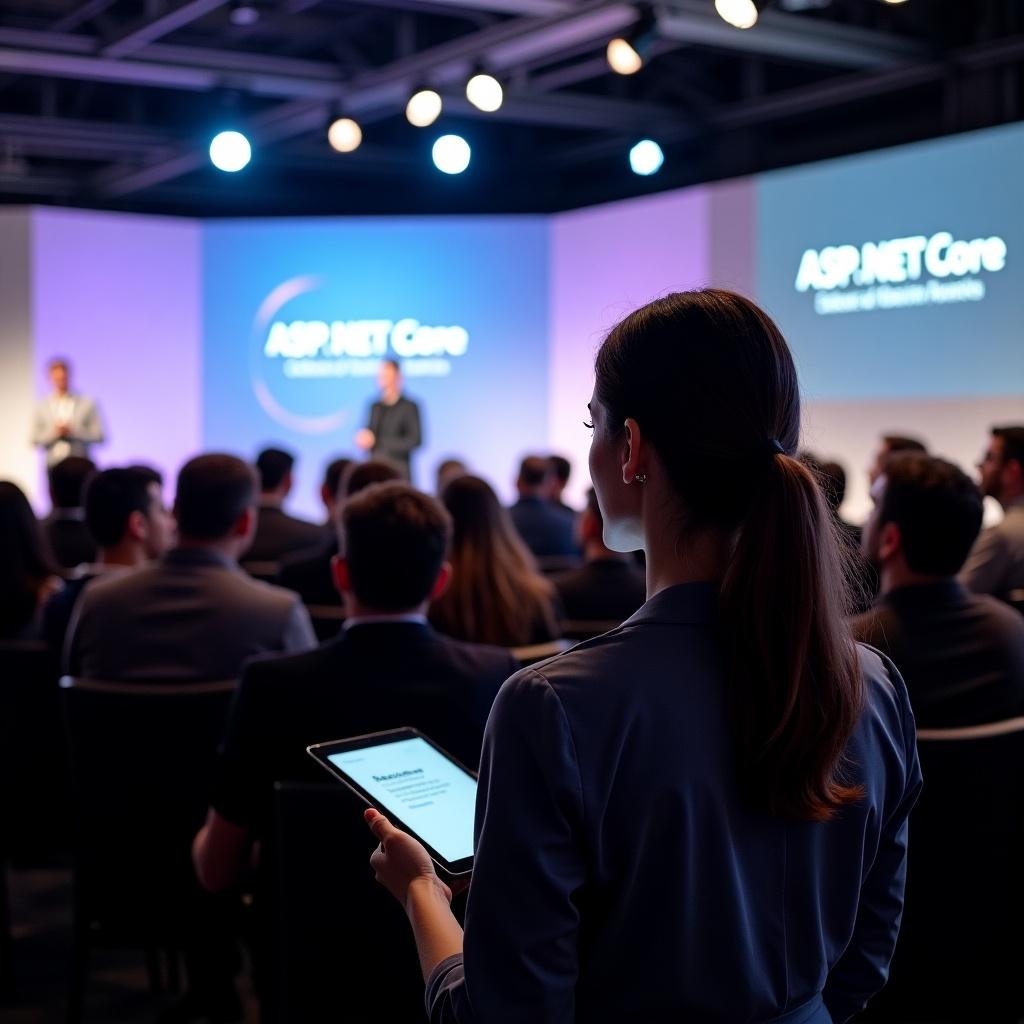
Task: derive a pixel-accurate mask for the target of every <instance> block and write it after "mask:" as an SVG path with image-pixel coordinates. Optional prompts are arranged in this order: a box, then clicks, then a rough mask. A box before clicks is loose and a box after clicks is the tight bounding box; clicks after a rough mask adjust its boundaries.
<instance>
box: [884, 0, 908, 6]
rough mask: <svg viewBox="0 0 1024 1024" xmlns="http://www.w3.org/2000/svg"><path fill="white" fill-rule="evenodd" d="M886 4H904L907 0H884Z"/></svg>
mask: <svg viewBox="0 0 1024 1024" xmlns="http://www.w3.org/2000/svg"><path fill="white" fill-rule="evenodd" d="M885 2H886V3H887V4H892V5H893V7H895V6H896V5H897V4H905V3H906V2H907V0H885Z"/></svg>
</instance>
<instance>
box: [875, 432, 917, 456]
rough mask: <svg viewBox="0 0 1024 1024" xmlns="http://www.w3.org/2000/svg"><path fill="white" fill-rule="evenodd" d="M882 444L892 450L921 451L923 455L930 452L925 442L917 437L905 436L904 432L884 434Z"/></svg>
mask: <svg viewBox="0 0 1024 1024" xmlns="http://www.w3.org/2000/svg"><path fill="white" fill-rule="evenodd" d="M882 444H884V445H885V447H886V448H888V449H889V451H890V452H920V453H921V454H922V455H927V454H928V449H927V448H926V447H925V444H924V442H923V441H919V440H918V439H917V438H916V437H905V436H903V435H902V434H883V435H882Z"/></svg>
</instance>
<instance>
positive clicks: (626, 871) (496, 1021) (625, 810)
mask: <svg viewBox="0 0 1024 1024" xmlns="http://www.w3.org/2000/svg"><path fill="white" fill-rule="evenodd" d="M716 594H717V591H716V588H715V587H714V586H713V585H710V584H685V585H682V586H676V587H672V588H670V589H668V590H665V591H663V592H661V593H660V594H658V595H657V596H656V597H654V598H652V599H651V600H650V601H648V602H647V603H646V604H645V605H644V606H643V607H642V608H641V609H640V610H639V611H638V612H637V613H636V614H635V615H634V616H633V617H632V618H630V619H628V620H627V621H626V622H625V623H624V624H623V625H622V626H621V627H620V628H618V629H616V630H613V631H612V632H611V633H607V634H605V635H604V636H601V637H598V638H597V639H595V640H591V641H588V642H586V643H584V644H580V645H579V646H578V647H575V648H573V650H571V651H569V652H568V653H566V654H564V655H561V656H560V657H557V658H553V659H551V660H550V661H546V662H543V663H541V664H539V665H537V666H534V667H532V668H529V669H525V670H523V671H521V672H519V673H517V674H516V675H515V676H513V677H512V678H511V679H510V680H508V682H506V683H505V685H504V687H503V688H502V689H501V691H500V693H499V695H498V698H497V701H496V702H495V704H494V708H493V709H492V712H491V716H490V719H489V721H488V725H487V731H486V735H485V739H484V749H483V758H482V762H481V775H480V789H479V797H478V803H477V812H476V830H477V846H476V863H475V867H474V873H473V883H472V887H471V889H470V896H469V904H468V911H467V917H466V935H465V954H464V962H463V957H461V956H460V957H452V958H450V959H448V960H445V961H444V962H442V963H441V964H439V965H438V967H437V968H436V969H435V970H434V972H433V974H432V975H431V977H430V979H429V980H428V985H427V1008H428V1012H429V1013H430V1017H431V1020H432V1021H434V1022H453V1021H458V1022H460V1024H468V1022H470V1021H477V1022H482V1024H505V1022H513V1021H515V1022H527V1021H528V1022H530V1024H545V1022H555V1021H558V1022H568V1021H574V1020H575V1021H580V1022H590V1021H615V1022H616V1024H620V1022H633V1021H636V1022H640V1021H643V1022H645V1024H647V1022H660V1021H669V1020H671V1021H686V1022H688V1024H689V1022H702V1024H703V1022H715V1024H742V1022H755V1021H756V1022H767V1021H785V1022H786V1024H829V1022H832V1021H835V1022H837V1024H838V1022H840V1021H844V1020H846V1019H847V1018H848V1017H850V1016H851V1015H852V1014H853V1013H854V1012H855V1011H857V1010H858V1009H859V1008H860V1007H862V1006H863V1005H864V1004H865V1002H866V1001H867V1000H868V998H869V997H870V996H871V995H872V994H874V993H875V992H876V991H877V990H878V989H880V988H881V987H882V985H883V984H884V982H885V979H886V975H887V971H888V965H889V960H890V958H891V956H892V952H893V948H894V945H895V942H896V935H897V931H898V929H899V920H900V913H901V910H902V906H903V884H904V875H905V869H906V843H907V816H908V815H909V813H910V809H911V807H912V806H913V804H914V801H915V800H916V798H917V794H918V792H919V789H920V786H921V774H920V769H919V766H918V761H917V751H916V745H915V732H914V720H913V717H912V715H911V711H910V704H909V700H908V698H907V691H906V687H905V686H904V684H903V680H902V679H901V678H900V677H899V674H898V673H897V672H896V670H895V668H894V667H893V665H892V663H891V662H889V661H887V660H885V659H884V658H883V657H882V656H880V655H879V654H878V653H877V652H875V651H873V650H871V649H870V648H866V647H861V648H859V651H860V661H861V667H862V670H863V673H864V677H865V681H866V689H867V702H866V707H865V710H864V712H863V714H862V716H861V719H860V722H859V724H858V726H857V728H856V731H855V733H854V735H853V737H852V739H851V741H850V743H849V747H848V750H847V755H848V761H849V764H848V769H847V775H848V777H849V778H850V779H851V780H853V781H856V782H859V783H861V784H862V785H863V786H864V789H865V798H864V799H863V801H861V802H860V803H858V804H856V805H853V806H851V807H848V808H845V809H844V810H843V812H842V813H841V814H840V815H839V816H837V818H836V819H835V820H833V821H832V822H830V823H827V824H812V823H808V822H802V821H796V820H792V819H787V818H780V817H771V816H769V815H768V814H765V813H761V812H758V811H755V810H752V809H750V808H749V807H748V806H747V805H746V804H745V803H744V802H743V801H742V799H741V798H740V795H739V792H738V788H737V784H736V779H735V774H734V767H733V765H734V748H733V742H732V739H731V731H730V728H729V722H728V720H727V713H726V705H725V699H724V687H723V670H722V662H721V657H720V654H719V651H718V648H717V646H716V643H715V638H714V616H715V607H716Z"/></svg>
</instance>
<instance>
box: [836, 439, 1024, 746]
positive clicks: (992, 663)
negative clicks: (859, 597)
mask: <svg viewBox="0 0 1024 1024" xmlns="http://www.w3.org/2000/svg"><path fill="white" fill-rule="evenodd" d="M874 497H875V508H874V511H873V512H872V513H871V516H870V518H869V519H868V522H867V525H866V526H865V529H864V548H865V553H866V554H867V555H868V557H869V558H871V559H872V561H874V562H875V563H876V564H877V565H879V566H880V567H881V584H882V595H881V599H880V600H879V602H878V604H876V606H875V607H874V608H872V609H871V610H870V611H869V612H866V613H865V614H863V615H861V616H859V617H858V618H856V619H855V620H854V622H853V630H854V634H855V635H856V636H857V638H858V639H859V640H863V641H864V642H865V643H868V644H871V646H872V647H876V648H878V650H880V651H882V652H883V653H885V654H887V655H888V656H889V657H890V658H892V660H893V661H894V662H895V663H896V666H897V667H898V668H899V670H900V673H901V674H902V676H903V678H904V679H905V680H906V683H907V689H908V690H909V691H910V700H911V704H912V705H913V708H914V717H915V718H916V720H917V724H918V725H919V726H921V727H923V728H928V729H943V728H952V727H956V726H966V725H980V724H983V723H986V722H995V721H999V720H1000V719H1004V718H1013V717H1014V716H1016V715H1020V714H1024V618H1022V617H1021V616H1020V615H1018V614H1017V612H1015V611H1014V610H1013V609H1012V608H1009V607H1008V606H1007V605H1005V604H1003V603H1002V602H1001V601H997V600H995V599H994V598H991V597H987V596H978V595H974V594H971V593H969V592H968V591H967V589H966V588H965V587H964V586H963V584H962V583H960V582H958V581H957V579H956V574H957V572H958V571H959V570H960V567H961V566H962V565H963V563H964V559H965V558H966V557H967V553H968V551H969V550H970V548H971V544H973V543H974V540H975V538H976V537H977V536H978V531H979V530H980V528H981V518H982V497H981V492H980V491H979V490H978V488H977V487H976V486H975V484H974V483H973V482H972V481H971V480H970V479H969V478H968V477H967V476H966V475H965V474H964V473H962V472H961V471H960V470H959V469H957V467H956V466H954V465H952V464H950V463H948V462H945V461H943V460H942V459H936V458H932V457H931V456H928V455H921V454H919V453H915V452H908V453H902V454H899V455H893V456H892V457H890V458H889V459H888V461H887V462H886V468H885V473H884V474H883V475H882V476H880V477H879V478H878V480H876V481H875V486H874Z"/></svg>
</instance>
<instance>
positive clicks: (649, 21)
mask: <svg viewBox="0 0 1024 1024" xmlns="http://www.w3.org/2000/svg"><path fill="white" fill-rule="evenodd" d="M657 38H658V25H657V21H656V19H655V17H654V11H653V10H651V8H649V7H645V8H643V9H642V10H641V12H640V19H639V21H637V23H636V25H635V26H634V27H633V29H632V30H631V31H630V32H629V34H628V35H624V36H616V37H615V38H614V39H612V40H611V41H610V42H609V43H608V48H607V49H606V50H605V56H606V57H607V59H608V66H609V67H610V68H611V69H612V71H614V72H615V73H616V74H617V75H635V74H636V73H637V72H638V71H639V70H640V69H641V68H642V67H643V66H644V59H645V58H646V57H647V54H648V53H650V50H651V47H652V46H653V45H654V42H655V40H656V39H657Z"/></svg>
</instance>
